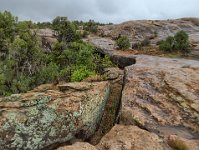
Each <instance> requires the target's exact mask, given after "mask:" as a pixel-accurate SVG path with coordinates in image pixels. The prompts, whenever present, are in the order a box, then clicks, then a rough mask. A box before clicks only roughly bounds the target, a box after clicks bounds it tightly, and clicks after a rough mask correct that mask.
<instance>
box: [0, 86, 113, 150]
mask: <svg viewBox="0 0 199 150" xmlns="http://www.w3.org/2000/svg"><path fill="white" fill-rule="evenodd" d="M60 87H61V89H62V90H61V91H60V90H59V88H60ZM64 87H67V88H64ZM109 95H110V84H109V83H108V82H95V83H87V82H80V83H69V84H65V85H59V86H54V85H50V84H49V85H42V86H40V87H38V88H36V89H34V90H33V91H30V92H28V93H25V94H15V95H12V96H10V97H4V98H0V108H1V110H0V149H2V150H7V149H8V150H9V149H43V148H45V147H48V146H50V145H52V144H56V143H64V142H67V141H69V140H71V139H74V138H80V139H87V138H89V137H90V136H91V135H93V134H94V132H95V130H96V128H97V126H98V125H99V123H100V120H101V117H102V114H103V111H104V107H105V104H106V102H107V100H108V98H109Z"/></svg>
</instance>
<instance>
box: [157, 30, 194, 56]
mask: <svg viewBox="0 0 199 150" xmlns="http://www.w3.org/2000/svg"><path fill="white" fill-rule="evenodd" d="M190 47H191V46H190V43H189V37H188V34H187V33H186V32H184V31H179V32H177V33H176V34H175V36H174V37H172V36H169V37H167V38H166V40H162V41H160V43H159V48H160V50H163V51H167V52H172V51H180V52H181V53H183V54H187V53H189V52H190Z"/></svg>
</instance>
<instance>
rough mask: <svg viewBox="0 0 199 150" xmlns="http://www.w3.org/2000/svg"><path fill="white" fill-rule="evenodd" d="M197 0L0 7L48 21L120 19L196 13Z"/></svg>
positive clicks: (11, 0) (4, 3) (18, 0)
mask: <svg viewBox="0 0 199 150" xmlns="http://www.w3.org/2000/svg"><path fill="white" fill-rule="evenodd" d="M198 6H199V1H198V0H1V2H0V11H4V10H9V11H11V12H12V13H13V14H14V15H16V16H18V17H19V18H20V19H26V20H27V19H28V20H33V21H51V20H52V19H53V18H55V17H56V16H67V17H68V18H69V19H72V20H89V19H94V20H96V21H100V22H115V23H117V22H123V21H126V20H142V19H172V18H180V17H199V9H198Z"/></svg>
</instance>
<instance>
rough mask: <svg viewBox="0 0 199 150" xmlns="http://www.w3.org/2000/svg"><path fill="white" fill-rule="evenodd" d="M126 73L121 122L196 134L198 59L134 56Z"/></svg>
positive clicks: (192, 136)
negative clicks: (133, 62)
mask: <svg viewBox="0 0 199 150" xmlns="http://www.w3.org/2000/svg"><path fill="white" fill-rule="evenodd" d="M125 73H126V75H125V87H124V90H123V96H122V117H121V123H123V124H128V125H132V124H134V125H138V126H139V127H141V128H144V129H147V130H149V131H153V132H155V133H157V134H158V135H160V136H163V137H164V138H168V136H169V135H172V134H174V135H177V136H179V137H182V138H187V139H195V138H199V61H192V60H185V59H168V58H159V57H153V56H144V55H143V56H136V64H135V65H132V66H129V67H126V69H125Z"/></svg>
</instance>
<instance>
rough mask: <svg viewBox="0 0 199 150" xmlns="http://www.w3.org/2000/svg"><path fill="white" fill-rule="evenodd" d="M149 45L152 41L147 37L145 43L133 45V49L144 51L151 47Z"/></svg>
mask: <svg viewBox="0 0 199 150" xmlns="http://www.w3.org/2000/svg"><path fill="white" fill-rule="evenodd" d="M149 44H150V39H149V38H148V37H146V38H145V39H144V40H143V41H141V42H137V43H135V44H133V45H132V49H142V47H144V46H149Z"/></svg>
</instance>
